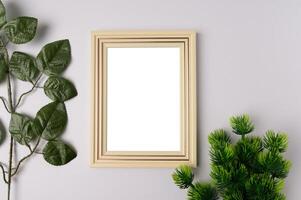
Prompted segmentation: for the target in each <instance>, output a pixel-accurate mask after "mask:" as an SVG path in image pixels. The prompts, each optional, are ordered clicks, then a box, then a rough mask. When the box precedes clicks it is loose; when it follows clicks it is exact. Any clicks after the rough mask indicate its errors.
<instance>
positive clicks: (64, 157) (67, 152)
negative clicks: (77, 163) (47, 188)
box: [43, 140, 76, 166]
mask: <svg viewBox="0 0 301 200" xmlns="http://www.w3.org/2000/svg"><path fill="white" fill-rule="evenodd" d="M43 157H44V159H45V160H46V161H47V162H48V163H49V164H52V165H55V166H59V165H65V164H67V163H68V162H70V161H71V160H73V159H74V158H75V157H76V152H75V151H74V150H73V148H71V147H70V146H69V145H67V144H65V143H64V142H62V141H59V140H56V141H50V142H48V143H47V145H46V146H45V148H44V149H43Z"/></svg>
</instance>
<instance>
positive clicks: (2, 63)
mask: <svg viewBox="0 0 301 200" xmlns="http://www.w3.org/2000/svg"><path fill="white" fill-rule="evenodd" d="M7 65H8V52H7V49H6V48H5V46H4V44H3V42H2V40H0V81H1V80H3V79H4V78H5V76H6V73H7V71H8V67H7Z"/></svg>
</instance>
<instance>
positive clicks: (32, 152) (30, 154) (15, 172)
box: [11, 136, 41, 177]
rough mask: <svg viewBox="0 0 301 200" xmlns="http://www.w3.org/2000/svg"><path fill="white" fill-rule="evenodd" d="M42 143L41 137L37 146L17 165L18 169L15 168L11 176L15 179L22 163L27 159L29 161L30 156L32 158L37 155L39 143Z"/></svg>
mask: <svg viewBox="0 0 301 200" xmlns="http://www.w3.org/2000/svg"><path fill="white" fill-rule="evenodd" d="M40 141H41V136H39V138H38V141H37V143H36V144H35V146H34V147H33V149H32V150H30V153H29V154H28V155H27V156H24V157H23V158H22V159H21V160H20V161H19V162H18V164H17V167H16V168H15V171H14V172H13V173H12V174H11V176H12V177H13V176H14V175H15V174H17V172H18V169H19V167H20V166H21V164H22V162H24V161H25V160H26V159H28V158H29V157H30V156H32V154H34V153H35V151H36V149H37V147H38V146H39V143H40Z"/></svg>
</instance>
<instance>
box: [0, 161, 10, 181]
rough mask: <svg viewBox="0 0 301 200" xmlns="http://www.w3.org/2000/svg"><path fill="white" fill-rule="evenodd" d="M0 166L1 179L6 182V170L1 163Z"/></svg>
mask: <svg viewBox="0 0 301 200" xmlns="http://www.w3.org/2000/svg"><path fill="white" fill-rule="evenodd" d="M0 168H1V170H2V175H3V180H4V182H5V183H6V184H7V183H8V181H7V179H6V176H5V173H7V172H6V171H5V169H4V167H3V165H2V164H0Z"/></svg>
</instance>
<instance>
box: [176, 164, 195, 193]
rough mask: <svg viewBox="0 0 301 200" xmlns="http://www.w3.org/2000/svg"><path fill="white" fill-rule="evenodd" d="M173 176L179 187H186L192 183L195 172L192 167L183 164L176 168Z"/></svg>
mask: <svg viewBox="0 0 301 200" xmlns="http://www.w3.org/2000/svg"><path fill="white" fill-rule="evenodd" d="M172 178H173V181H174V182H175V184H176V185H177V186H178V187H179V188H181V189H186V188H188V187H190V186H191V185H192V181H193V179H194V174H193V172H192V169H191V167H189V166H187V165H183V166H180V167H179V168H177V169H176V170H175V172H174V173H173V174H172Z"/></svg>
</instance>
